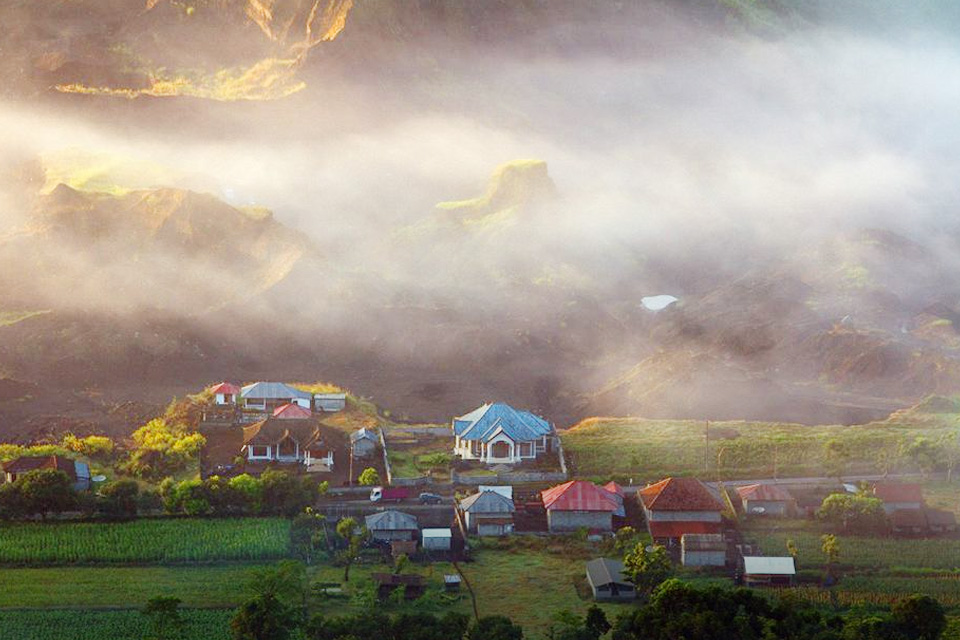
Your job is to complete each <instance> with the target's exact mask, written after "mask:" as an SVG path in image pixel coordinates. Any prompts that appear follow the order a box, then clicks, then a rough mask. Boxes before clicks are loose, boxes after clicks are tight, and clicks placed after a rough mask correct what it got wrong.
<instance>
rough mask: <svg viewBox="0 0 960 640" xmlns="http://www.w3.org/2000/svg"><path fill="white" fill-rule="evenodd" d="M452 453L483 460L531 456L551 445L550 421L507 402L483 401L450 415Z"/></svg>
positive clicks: (497, 461)
mask: <svg viewBox="0 0 960 640" xmlns="http://www.w3.org/2000/svg"><path fill="white" fill-rule="evenodd" d="M453 435H454V450H453V452H454V455H457V456H460V458H462V459H463V460H479V461H480V462H484V463H487V464H512V463H517V462H522V461H524V460H535V459H536V458H537V456H539V455H541V454H543V453H545V452H547V451H551V450H552V449H553V448H554V446H555V442H554V441H555V439H556V430H555V429H554V428H553V425H552V424H550V423H549V422H547V421H546V420H544V419H543V418H541V417H539V416H535V415H533V414H532V413H530V412H529V411H520V410H518V409H514V408H513V407H511V406H510V405H508V404H504V403H502V402H496V403H493V404H485V405H483V406H482V407H480V408H478V409H475V410H473V411H471V412H470V413H468V414H466V415H463V416H460V417H459V418H454V419H453Z"/></svg>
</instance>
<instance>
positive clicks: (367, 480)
mask: <svg viewBox="0 0 960 640" xmlns="http://www.w3.org/2000/svg"><path fill="white" fill-rule="evenodd" d="M357 482H359V483H360V485H361V486H364V487H372V486H374V485H378V484H380V474H379V473H377V470H376V469H374V468H373V467H367V468H366V469H364V470H363V471H361V472H360V476H359V477H358V478H357Z"/></svg>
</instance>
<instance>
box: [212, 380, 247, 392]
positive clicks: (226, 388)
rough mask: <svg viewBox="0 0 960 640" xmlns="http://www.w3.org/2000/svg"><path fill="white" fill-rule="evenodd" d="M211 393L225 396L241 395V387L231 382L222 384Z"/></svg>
mask: <svg viewBox="0 0 960 640" xmlns="http://www.w3.org/2000/svg"><path fill="white" fill-rule="evenodd" d="M210 392H211V393H222V394H224V395H228V394H232V395H237V394H238V393H240V387H238V386H237V385H235V384H231V383H229V382H221V383H220V384H218V385H216V386H214V387H213V389H211V390H210Z"/></svg>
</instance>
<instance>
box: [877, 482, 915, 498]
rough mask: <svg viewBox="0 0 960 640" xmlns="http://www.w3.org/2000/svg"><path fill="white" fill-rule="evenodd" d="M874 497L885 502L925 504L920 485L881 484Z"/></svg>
mask: <svg viewBox="0 0 960 640" xmlns="http://www.w3.org/2000/svg"><path fill="white" fill-rule="evenodd" d="M873 495H875V496H876V497H878V498H880V499H881V500H883V501H884V502H923V488H921V487H920V485H918V484H894V483H888V484H884V483H879V484H877V485H876V486H874V487H873Z"/></svg>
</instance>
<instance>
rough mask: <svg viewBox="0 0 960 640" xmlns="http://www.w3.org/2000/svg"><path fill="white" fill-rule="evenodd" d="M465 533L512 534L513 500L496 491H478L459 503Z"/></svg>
mask: <svg viewBox="0 0 960 640" xmlns="http://www.w3.org/2000/svg"><path fill="white" fill-rule="evenodd" d="M460 510H461V511H462V512H463V516H464V525H465V526H466V528H467V531H470V532H471V533H476V534H477V535H480V536H503V535H507V534H510V533H513V514H514V513H515V512H516V510H517V509H516V507H515V505H514V504H513V500H512V499H510V498H508V497H506V496H505V495H503V494H501V493H499V492H497V491H480V492H479V493H475V494H473V495H471V496H468V497H466V498H464V499H463V500H461V501H460Z"/></svg>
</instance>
